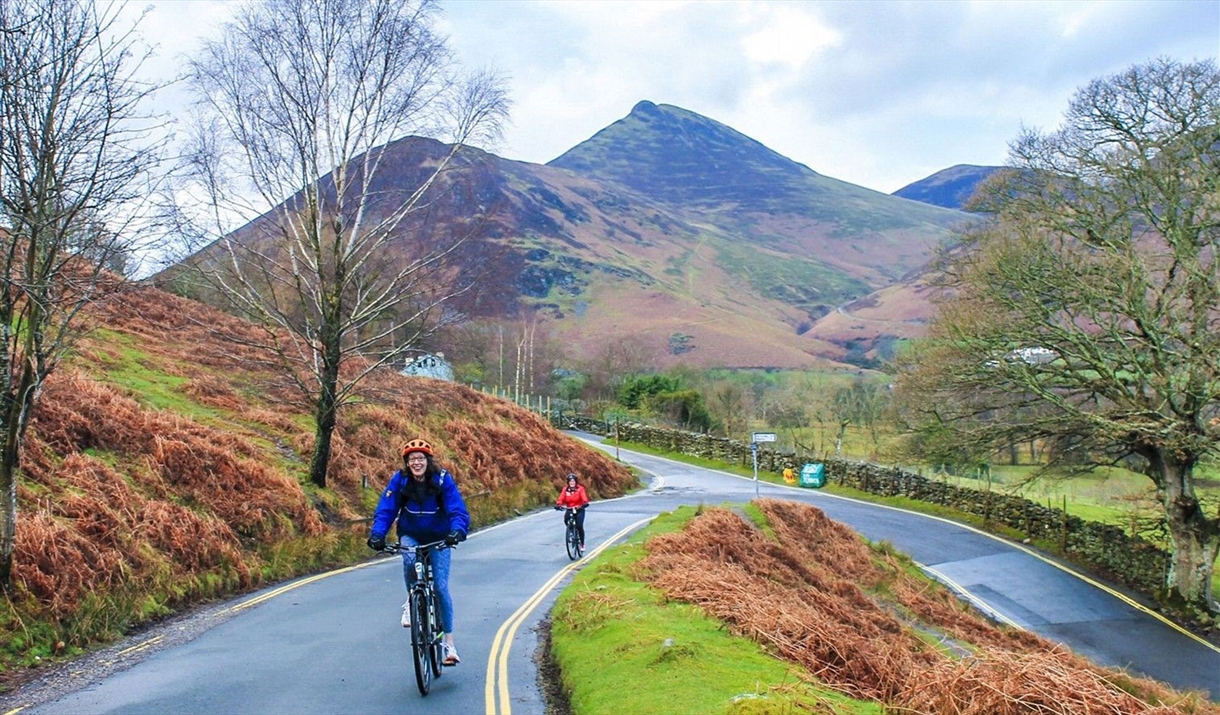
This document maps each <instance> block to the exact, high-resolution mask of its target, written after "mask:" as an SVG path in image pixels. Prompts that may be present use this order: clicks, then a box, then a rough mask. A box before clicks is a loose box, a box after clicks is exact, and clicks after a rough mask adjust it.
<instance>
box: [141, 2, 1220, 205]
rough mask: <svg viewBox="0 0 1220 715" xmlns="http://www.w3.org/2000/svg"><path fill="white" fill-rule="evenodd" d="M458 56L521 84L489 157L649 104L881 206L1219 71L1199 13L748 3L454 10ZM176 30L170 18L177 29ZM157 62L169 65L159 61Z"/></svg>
mask: <svg viewBox="0 0 1220 715" xmlns="http://www.w3.org/2000/svg"><path fill="white" fill-rule="evenodd" d="M236 4H237V3H235V2H232V1H231V0H230V1H225V0H179V1H178V2H171V1H170V0H160V1H159V2H154V3H153V6H154V8H155V12H154V13H153V14H152V16H151V17H153V18H155V17H156V16H157V15H158V14H160V16H161V18H164V19H165V21H164V22H160V23H159V24H156V25H154V26H153V27H154V28H155V29H154V31H153V32H152V33H151V34H153V35H155V37H156V39H157V40H159V41H160V42H161V43H162V45H163V49H164V50H165V51H168V52H169V53H170V54H171V55H172V54H176V53H177V52H179V51H182V52H189V51H190V50H191V49H192V48H193V47H194V42H196V41H197V38H198V36H199V35H200V34H201V33H206V32H209V31H214V30H213V28H214V27H215V26H216V22H217V21H218V20H219V19H222V18H224V17H227V16H228V15H229V14H230V13H231V12H232V10H233V8H234V7H235V6H236ZM442 8H443V10H444V15H443V20H442V21H443V25H444V28H443V29H444V30H445V31H446V32H447V33H448V34H449V36H450V40H451V44H452V46H453V48H454V50H455V51H456V53H457V55H458V57H459V58H460V59H461V60H463V61H464V62H465V63H466V64H468V65H469V66H471V67H472V68H473V67H484V66H495V67H498V68H499V69H501V70H502V71H503V72H505V73H506V74H507V75H508V76H509V78H510V91H511V96H512V99H513V101H514V108H513V115H512V125H511V127H509V130H508V132H507V133H506V135H505V139H504V141H503V142H502V143H501V144H500V145H499V146H496V147H491V149H492V150H493V151H495V152H496V153H498V154H500V155H502V156H505V157H507V158H510V159H519V160H524V161H531V162H540V163H541V162H546V161H549V160H551V159H554V158H555V157H557V156H559V155H560V154H562V153H563V152H564V151H566V150H568V149H570V148H571V147H572V146H574V145H575V144H577V143H579V142H581V141H583V140H585V139H587V138H589V137H590V136H592V135H593V134H594V133H596V132H597V131H598V130H600V129H601V128H603V127H605V126H606V125H608V124H610V123H611V122H613V121H615V120H617V119H620V118H622V117H623V116H625V115H626V114H627V113H628V112H629V111H630V110H631V108H632V107H633V106H635V104H636V103H637V102H639V101H641V100H645V99H646V100H650V101H653V102H657V103H663V104H673V105H677V106H680V107H683V108H684V109H688V110H691V111H694V112H699V113H701V114H704V115H706V116H709V117H711V118H712V119H715V120H717V121H720V122H723V123H724V124H727V125H729V126H731V127H733V128H734V129H737V130H738V131H741V132H743V133H745V134H747V135H749V136H751V137H753V138H755V139H757V140H758V141H760V142H762V143H763V144H766V145H767V146H769V147H771V148H772V149H775V150H776V151H779V152H780V153H783V154H785V155H786V156H788V157H790V158H792V159H794V160H796V161H800V162H802V163H804V164H806V165H808V166H809V167H810V168H812V169H814V170H815V171H818V172H820V173H823V174H826V175H829V176H833V177H835V178H839V179H843V180H846V181H851V182H853V183H857V184H861V185H863V186H867V187H870V188H874V189H877V190H881V191H887V192H889V191H894V190H896V189H898V188H900V187H902V186H904V185H906V184H908V183H910V182H912V181H915V180H918V179H920V178H923V177H924V176H926V175H928V174H930V173H932V172H934V171H937V170H940V169H943V168H946V167H948V166H952V165H954V164H959V163H970V164H997V163H1001V162H1002V161H1003V160H1004V158H1005V155H1006V153H1007V144H1008V142H1009V141H1010V140H1011V139H1012V138H1014V137H1015V136H1016V134H1017V132H1018V130H1019V129H1020V127H1021V126H1022V125H1023V124H1024V125H1029V126H1038V127H1044V128H1050V127H1053V126H1055V125H1057V124H1058V123H1059V118H1060V116H1061V114H1062V112H1063V110H1064V109H1065V108H1066V105H1067V101H1068V98H1069V97H1070V96H1071V94H1072V92H1073V91H1074V90H1075V89H1076V88H1078V87H1080V86H1082V85H1083V84H1084V83H1086V82H1088V81H1090V80H1092V79H1095V78H1097V77H1099V76H1103V75H1106V74H1109V73H1113V72H1117V71H1120V70H1122V69H1124V68H1126V67H1128V66H1130V65H1132V64H1135V63H1138V62H1143V61H1146V60H1149V59H1152V58H1154V57H1157V56H1162V55H1164V56H1170V57H1174V58H1177V59H1181V60H1194V59H1203V58H1216V57H1217V54H1220V48H1218V47H1217V29H1218V28H1220V3H1216V2H1212V1H1207V2H1204V1H1199V0H1093V1H1091V2H1079V1H1072V2H1067V1H1064V2H1025V1H1019V0H962V1H953V2H950V1H947V0H913V1H900V0H872V1H870V2H842V1H838V0H830V1H813V0H810V1H806V2H799V1H798V2H783V1H777V0H753V1H750V2H727V1H726V2H700V1H697V0H696V1H685V2H678V1H668V0H667V1H666V2H656V1H655V0H653V1H648V0H645V1H635V2H621V1H617V2H606V1H603V0H455V1H453V2H448V3H444V4H443V5H442ZM171 18H172V19H171ZM163 54H164V53H163Z"/></svg>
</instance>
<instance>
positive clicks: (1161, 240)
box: [899, 60, 1220, 611]
mask: <svg viewBox="0 0 1220 715" xmlns="http://www.w3.org/2000/svg"><path fill="white" fill-rule="evenodd" d="M1010 163H1011V164H1012V166H1013V167H1014V168H1015V169H1016V170H1014V171H1012V172H1007V173H1006V174H1005V175H1004V176H1003V177H1002V178H1001V179H999V180H998V181H997V183H996V184H995V185H994V186H991V187H990V190H989V191H988V192H987V199H986V202H985V204H984V205H983V208H985V209H988V210H990V211H992V212H994V215H995V220H994V221H993V222H990V223H987V224H984V225H981V226H979V227H978V228H977V229H976V230H974V231H972V232H971V233H970V234H969V235H967V236H966V237H965V241H964V244H963V245H962V246H960V247H959V248H958V249H956V250H954V251H953V252H952V253H950V254H949V255H948V256H946V261H945V265H944V268H945V273H944V284H945V286H946V287H947V288H949V289H950V290H949V292H948V293H947V294H946V300H945V301H943V302H942V305H941V310H940V313H939V317H938V318H937V320H936V323H935V325H934V331H933V335H934V338H933V340H931V341H930V342H928V343H927V344H925V345H923V346H922V347H920V348H919V349H918V350H917V351H915V352H914V353H913V354H911V355H908V356H906V358H904V362H905V365H904V370H903V375H902V377H901V379H900V381H899V388H900V392H901V393H902V394H903V396H904V399H903V401H902V402H903V405H904V412H905V414H906V416H907V417H908V418H909V419H911V420H912V421H913V423H914V424H916V426H917V427H918V428H919V432H918V434H919V435H920V437H921V439H922V447H923V449H924V450H925V452H928V453H931V454H933V455H938V456H942V457H946V458H949V459H951V460H955V461H962V460H967V459H971V458H974V459H977V458H979V457H980V456H986V455H991V454H996V453H999V452H1001V451H1002V450H1004V449H1006V448H1007V447H1008V445H1011V444H1014V443H1021V442H1031V443H1032V442H1038V443H1040V444H1041V445H1042V446H1043V448H1044V450H1045V451H1046V452H1045V453H1046V455H1047V456H1048V457H1049V462H1050V463H1049V466H1052V467H1057V466H1062V465H1068V466H1069V467H1086V468H1087V467H1089V466H1091V465H1095V464H1115V463H1120V462H1122V463H1124V464H1125V465H1128V466H1129V465H1131V464H1134V465H1136V468H1137V469H1142V471H1143V473H1144V474H1145V475H1147V476H1148V478H1149V479H1150V480H1151V481H1152V483H1153V484H1154V485H1155V487H1156V491H1157V494H1158V496H1159V499H1160V502H1161V506H1162V507H1163V510H1164V516H1165V519H1166V522H1167V525H1168V530H1169V533H1170V536H1171V540H1172V550H1173V556H1172V560H1171V565H1170V568H1169V571H1168V574H1167V580H1166V591H1167V594H1168V595H1169V601H1170V602H1177V603H1180V604H1181V603H1184V604H1186V605H1188V606H1190V607H1192V608H1198V609H1202V610H1204V611H1207V610H1215V606H1216V604H1215V601H1214V597H1213V595H1212V593H1211V578H1212V569H1213V564H1214V563H1215V560H1216V555H1217V550H1218V549H1220V511H1218V510H1217V508H1216V505H1211V506H1209V505H1207V504H1205V503H1203V502H1201V500H1200V494H1199V492H1198V491H1197V484H1196V476H1195V475H1196V468H1197V467H1198V466H1199V464H1200V463H1201V462H1206V461H1207V460H1209V459H1210V460H1214V459H1216V457H1217V454H1218V452H1220V362H1218V361H1217V355H1220V264H1218V263H1217V261H1218V260H1220V201H1218V198H1220V73H1217V69H1216V66H1215V64H1214V63H1213V62H1211V61H1206V62H1198V63H1191V64H1181V63H1178V62H1174V61H1170V60H1157V61H1153V62H1151V63H1148V64H1145V65H1140V66H1135V67H1133V68H1131V69H1129V70H1127V71H1125V72H1122V73H1120V74H1117V75H1114V76H1111V77H1107V78H1104V79H1099V80H1096V81H1094V82H1092V83H1090V84H1089V85H1087V86H1086V87H1084V88H1082V89H1081V90H1079V91H1078V92H1077V93H1076V95H1075V97H1074V98H1073V99H1072V102H1071V104H1070V106H1069V108H1068V111H1067V115H1066V119H1065V122H1064V124H1063V125H1062V127H1061V128H1059V129H1058V130H1057V131H1054V132H1051V133H1041V132H1037V131H1028V132H1025V133H1024V134H1023V135H1022V136H1020V137H1019V138H1018V139H1017V140H1016V141H1015V142H1014V143H1013V145H1012V146H1011V159H1010Z"/></svg>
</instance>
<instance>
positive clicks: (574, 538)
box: [563, 506, 585, 561]
mask: <svg viewBox="0 0 1220 715" xmlns="http://www.w3.org/2000/svg"><path fill="white" fill-rule="evenodd" d="M563 523H564V528H565V533H564V536H563V543H564V544H566V545H567V547H568V558H569V559H571V560H572V561H575V560H576V559H579V558H580V557H581V556H584V553H585V548H584V544H581V543H580V532H579V531H577V529H576V509H574V508H572V507H570V506H568V507H564V508H563Z"/></svg>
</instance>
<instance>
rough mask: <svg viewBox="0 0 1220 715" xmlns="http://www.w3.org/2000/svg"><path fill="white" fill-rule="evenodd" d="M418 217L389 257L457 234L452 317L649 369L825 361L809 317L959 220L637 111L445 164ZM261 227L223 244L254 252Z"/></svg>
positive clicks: (711, 130)
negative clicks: (514, 323)
mask: <svg viewBox="0 0 1220 715" xmlns="http://www.w3.org/2000/svg"><path fill="white" fill-rule="evenodd" d="M446 150H447V148H446V147H445V146H444V145H442V144H440V143H438V142H434V141H431V140H427V139H421V138H418V137H409V138H405V139H402V140H399V141H396V142H393V143H391V144H389V145H387V146H386V147H384V148H383V149H382V151H384V152H386V156H385V157H384V159H383V161H382V162H381V165H382V166H383V167H387V170H386V171H385V172H384V173H383V174H382V175H381V176H379V177H377V180H376V181H375V182H374V184H373V186H372V187H371V189H372V191H373V192H375V193H376V194H377V195H378V196H381V197H384V198H385V200H392V199H393V197H395V196H399V197H401V196H402V193H403V192H404V191H407V190H410V189H411V188H413V187H414V186H416V185H418V183H419V181H420V180H421V177H423V176H424V175H425V172H426V170H427V169H429V168H430V167H432V166H435V163H436V162H437V161H438V159H439V158H440V157H441V156H442V155H443V154H444V153H445V151H446ZM426 203H427V206H426V210H421V211H419V212H417V213H416V214H415V215H414V216H413V217H412V219H411V221H409V222H408V224H407V225H405V226H403V228H402V230H401V231H400V235H399V237H398V239H397V240H396V244H395V251H396V252H397V254H398V256H399V257H401V258H402V260H409V259H410V258H411V257H412V256H418V255H419V254H420V252H421V250H422V247H426V246H429V245H432V246H435V245H438V244H440V245H443V244H444V242H445V241H447V240H448V239H449V238H450V237H452V236H455V235H469V236H470V239H469V240H468V241H466V242H465V243H464V244H463V245H462V246H461V248H460V249H459V252H458V254H457V258H458V263H457V267H456V268H455V269H454V270H455V272H458V273H460V274H461V275H462V276H463V277H465V278H476V280H475V284H476V286H475V288H474V289H473V290H470V291H468V292H465V293H463V295H462V296H461V297H459V298H458V299H457V300H455V301H454V302H453V303H452V304H451V305H450V307H451V308H452V309H453V310H456V311H459V312H461V313H464V314H466V315H468V316H470V317H472V318H475V319H480V318H483V319H490V320H498V321H504V320H518V319H527V320H528V319H532V317H533V316H535V315H536V316H538V317H539V318H540V319H541V321H542V322H544V323H546V324H547V327H546V331H547V332H548V333H549V334H551V335H552V336H554V337H555V339H556V341H557V342H558V343H559V344H562V345H563V346H564V350H565V352H566V354H567V355H568V356H569V357H570V358H573V359H580V358H582V357H583V358H589V357H592V356H594V355H597V354H599V353H601V352H603V351H605V350H606V349H607V347H608V346H611V345H614V344H616V343H618V342H621V341H623V340H624V339H632V340H636V341H640V342H642V343H644V347H646V348H648V349H650V350H651V351H652V353H653V354H654V355H655V362H656V364H657V365H658V367H662V366H666V365H669V364H673V363H676V362H684V363H688V364H693V365H701V366H726V367H754V366H774V367H811V366H826V365H833V364H834V361H839V360H842V359H844V358H845V357H847V356H848V355H849V354H851V352H852V347H851V346H849V345H846V344H844V343H842V342H837V339H836V338H834V337H833V335H834V333H829V334H828V335H825V336H824V335H822V334H821V333H820V331H819V329H818V325H817V323H818V321H819V319H821V318H823V317H824V316H826V315H828V314H831V313H833V312H834V311H835V310H836V309H837V308H838V306H841V305H843V304H845V303H848V302H850V301H853V300H857V299H860V298H863V297H865V296H867V295H869V294H871V293H873V292H874V291H876V290H879V289H882V288H887V287H890V286H893V285H895V284H898V283H901V282H903V281H905V280H906V279H907V278H908V277H909V276H910V275H912V274H914V273H915V272H917V271H918V270H919V269H920V268H922V267H923V266H924V264H925V263H926V262H927V260H928V258H929V256H930V255H931V251H932V249H933V247H934V246H935V245H937V244H938V243H939V242H941V241H943V240H946V239H949V238H950V237H951V231H950V229H951V228H952V227H953V226H955V225H957V224H959V223H960V222H961V221H962V220H964V219H965V218H967V217H966V215H965V214H962V213H960V212H956V211H950V210H947V209H942V208H938V207H933V206H928V205H925V204H921V203H918V202H912V201H906V200H903V199H899V198H895V197H892V196H888V195H886V194H882V193H878V192H876V191H871V190H869V189H865V188H863V187H859V186H855V185H852V184H849V183H846V182H843V181H838V180H836V179H832V178H829V177H825V176H821V175H819V174H817V173H815V172H813V171H812V170H810V169H809V168H807V167H805V166H803V165H801V164H797V163H795V162H793V161H791V160H789V159H787V158H785V157H783V156H781V155H779V154H776V153H775V152H773V151H771V150H770V149H767V148H766V147H765V146H763V145H761V144H759V143H758V142H756V141H754V140H752V139H750V138H748V137H746V136H744V135H742V134H740V133H738V132H736V131H734V130H732V129H730V128H729V127H726V126H724V125H722V124H720V123H718V122H715V121H714V120H711V119H708V118H706V117H702V116H700V115H698V114H694V113H692V112H688V111H686V110H682V109H679V108H677V107H671V106H668V105H654V104H652V103H651V102H641V103H640V104H639V105H637V106H636V108H635V109H634V110H632V112H631V114H630V115H629V116H628V117H626V118H624V119H622V120H620V121H618V122H615V123H614V124H612V125H610V126H609V127H607V128H606V129H604V130H603V131H602V132H599V133H598V134H597V135H596V136H594V137H593V138H591V139H589V140H588V141H586V142H583V143H582V144H580V145H579V146H577V147H575V148H573V149H572V150H571V151H569V152H567V153H565V154H564V155H563V156H561V157H560V158H558V159H556V160H555V161H553V162H551V163H550V164H548V165H546V166H540V165H536V164H529V163H525V162H517V161H510V160H507V159H502V158H500V157H497V156H494V155H492V154H488V153H486V152H482V151H479V150H477V149H473V148H468V149H466V150H463V151H462V152H461V153H460V155H459V157H458V160H457V161H456V162H455V165H454V167H453V170H452V171H450V172H448V173H447V174H446V176H445V177H444V178H443V180H442V181H440V182H439V183H438V185H437V186H436V190H435V192H434V193H433V194H432V195H431V196H430V197H429V198H428V200H427V202H426ZM376 214H377V211H376V210H374V211H373V215H374V216H375V215H376ZM262 227H265V224H264V222H263V220H256V221H254V222H252V223H251V224H250V225H249V226H247V227H245V228H244V229H242V230H241V231H239V232H238V234H237V235H239V236H241V237H242V240H250V241H257V240H261V239H259V237H258V233H259V231H260V230H261V228H262ZM214 250H215V247H212V248H211V249H208V250H205V251H204V252H203V253H202V254H200V255H198V256H196V257H194V259H193V260H203V259H207V258H208V257H209V256H210V255H212V254H211V252H212V251H214ZM167 275H168V274H167ZM165 277H167V276H161V277H159V279H163V278H165ZM881 327H882V328H884V327H885V326H881ZM910 328H911V326H909V325H908V326H896V327H895V328H894V329H893V330H890V331H888V332H890V333H896V334H905V333H906V332H910V330H909V329H910ZM885 332H887V331H886V330H884V329H882V330H880V331H879V332H877V333H875V334H873V335H872V336H871V337H870V338H869V340H870V341H871V340H873V339H875V338H876V336H877V335H878V334H881V333H885ZM675 339H677V343H675V342H674V340H675ZM675 344H678V345H680V346H681V349H680V350H677V349H675V347H674V346H675ZM870 345H871V343H870ZM433 349H437V350H446V351H449V347H448V346H444V345H437V346H433Z"/></svg>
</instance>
